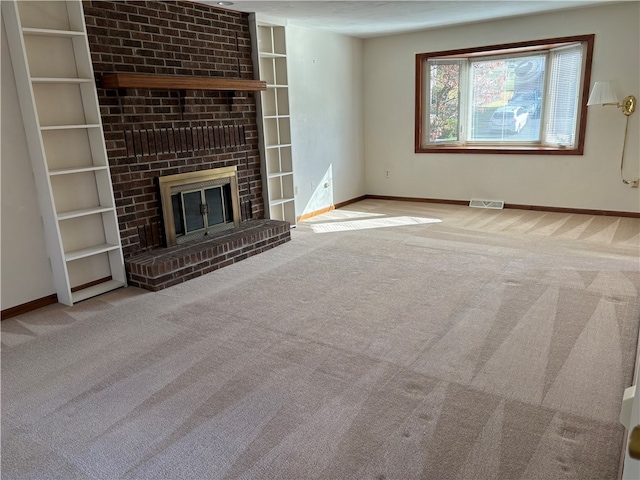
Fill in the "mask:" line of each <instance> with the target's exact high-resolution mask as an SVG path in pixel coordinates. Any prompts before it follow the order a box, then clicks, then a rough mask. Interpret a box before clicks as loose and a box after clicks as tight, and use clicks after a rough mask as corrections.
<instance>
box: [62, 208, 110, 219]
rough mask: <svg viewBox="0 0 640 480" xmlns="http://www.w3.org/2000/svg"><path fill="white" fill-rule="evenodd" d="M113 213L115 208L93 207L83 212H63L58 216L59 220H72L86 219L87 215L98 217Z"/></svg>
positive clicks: (84, 209)
mask: <svg viewBox="0 0 640 480" xmlns="http://www.w3.org/2000/svg"><path fill="white" fill-rule="evenodd" d="M111 211H113V207H93V208H83V209H82V210H73V211H70V212H62V213H59V214H58V220H69V219H70V218H78V217H86V216H87V215H96V214H98V213H105V212H111Z"/></svg>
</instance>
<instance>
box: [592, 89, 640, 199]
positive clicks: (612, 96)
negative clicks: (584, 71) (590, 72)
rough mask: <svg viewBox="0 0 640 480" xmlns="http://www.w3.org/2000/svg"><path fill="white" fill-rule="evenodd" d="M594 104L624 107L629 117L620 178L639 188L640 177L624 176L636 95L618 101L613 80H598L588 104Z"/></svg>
mask: <svg viewBox="0 0 640 480" xmlns="http://www.w3.org/2000/svg"><path fill="white" fill-rule="evenodd" d="M592 105H603V106H604V105H615V106H616V107H618V108H622V113H624V114H625V115H626V117H627V122H626V126H625V127H624V140H622V156H621V158H620V179H621V180H622V183H624V184H625V185H629V186H630V187H631V188H638V183H639V182H640V179H638V178H637V177H636V178H634V179H633V180H625V178H624V173H623V170H624V150H625V147H626V145H627V131H628V130H629V115H631V114H632V113H633V112H634V111H635V109H636V97H634V96H633V95H629V96H627V97H625V99H624V100H623V101H622V103H619V102H618V96H617V95H616V91H615V90H614V89H613V85H612V83H611V82H596V83H595V84H594V85H593V89H592V90H591V95H589V101H588V102H587V106H592Z"/></svg>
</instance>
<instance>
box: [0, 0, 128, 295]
mask: <svg viewBox="0 0 640 480" xmlns="http://www.w3.org/2000/svg"><path fill="white" fill-rule="evenodd" d="M1 3H2V14H3V16H4V17H5V26H6V33H7V39H8V43H9V48H10V52H11V61H12V64H13V70H14V75H15V77H16V85H17V88H18V97H19V102H20V108H21V110H22V117H23V122H24V127H25V133H26V136H27V144H28V148H29V155H30V157H31V162H32V168H33V172H34V176H35V179H36V187H37V190H38V192H37V194H38V200H39V205H40V211H41V213H42V219H43V222H44V226H45V236H46V238H45V241H46V245H47V252H48V255H49V258H50V261H51V267H52V270H53V278H54V282H55V288H56V294H57V296H58V301H59V302H60V303H64V304H66V305H73V304H74V303H76V302H78V301H81V300H84V299H87V298H90V297H93V296H96V295H99V294H101V293H104V292H107V291H110V290H113V289H115V288H119V287H122V286H125V285H126V273H125V268H124V259H123V254H122V247H121V243H120V233H119V230H118V220H117V216H116V207H115V201H114V196H113V188H112V185H111V177H110V174H109V164H108V160H107V152H106V148H105V142H104V134H103V131H102V123H101V120H100V109H99V104H98V96H97V91H96V85H95V82H94V76H93V67H92V65H91V55H90V52H89V43H88V40H87V33H86V28H85V23H84V14H83V10H82V2H81V1H80V0H70V1H60V0H53V1H47V2H41V1H22V0H21V1H17V2H16V1H14V0H7V1H5V0H3V1H2V2H1Z"/></svg>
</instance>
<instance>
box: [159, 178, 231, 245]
mask: <svg viewBox="0 0 640 480" xmlns="http://www.w3.org/2000/svg"><path fill="white" fill-rule="evenodd" d="M171 205H172V208H173V221H174V226H175V232H176V237H181V236H185V235H191V234H194V233H198V232H203V233H204V234H205V235H206V233H207V232H208V231H219V230H225V229H226V228H228V227H227V225H228V224H231V226H233V206H232V203H231V186H230V185H229V184H228V183H227V184H225V185H221V186H216V187H207V188H202V189H198V190H189V191H183V192H177V193H175V194H173V195H171Z"/></svg>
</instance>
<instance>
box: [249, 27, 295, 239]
mask: <svg viewBox="0 0 640 480" xmlns="http://www.w3.org/2000/svg"><path fill="white" fill-rule="evenodd" d="M252 26H253V29H254V30H253V40H254V45H253V51H254V63H255V65H256V68H257V70H258V73H259V78H260V80H264V81H265V82H267V89H266V91H263V92H260V96H259V102H258V117H259V121H258V125H259V127H260V132H261V134H260V136H261V144H262V148H261V155H262V164H263V168H262V178H263V188H264V192H265V193H264V197H265V203H266V205H267V208H265V210H267V212H268V215H267V216H268V217H269V218H272V219H275V220H285V221H287V222H289V223H290V224H291V226H292V227H294V226H295V225H296V207H295V195H294V193H295V192H294V188H295V187H294V182H293V154H292V148H291V112H290V109H289V84H288V78H287V46H286V38H285V27H284V26H280V25H265V24H260V22H256V21H255V18H254V19H253V22H252ZM260 119H261V121H260Z"/></svg>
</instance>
